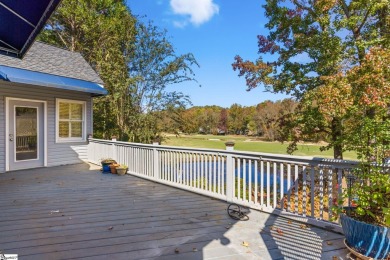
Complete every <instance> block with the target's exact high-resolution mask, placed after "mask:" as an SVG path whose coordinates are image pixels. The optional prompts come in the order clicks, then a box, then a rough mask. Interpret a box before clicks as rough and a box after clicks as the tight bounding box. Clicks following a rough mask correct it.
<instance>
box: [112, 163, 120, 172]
mask: <svg viewBox="0 0 390 260" xmlns="http://www.w3.org/2000/svg"><path fill="white" fill-rule="evenodd" d="M118 166H119V164H116V163H113V164H111V165H110V171H111V173H112V174H116V167H118Z"/></svg>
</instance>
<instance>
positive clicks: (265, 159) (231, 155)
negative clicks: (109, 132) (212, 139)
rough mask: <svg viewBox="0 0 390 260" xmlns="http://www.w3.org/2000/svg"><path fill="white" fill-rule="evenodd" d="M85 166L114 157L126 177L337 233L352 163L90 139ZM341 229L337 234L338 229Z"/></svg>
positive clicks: (353, 162) (353, 163) (352, 166)
mask: <svg viewBox="0 0 390 260" xmlns="http://www.w3.org/2000/svg"><path fill="white" fill-rule="evenodd" d="M88 156H89V161H90V162H92V163H95V164H100V161H101V160H102V159H103V158H113V159H115V160H116V161H117V162H118V163H121V164H126V165H128V167H129V171H128V173H129V174H132V175H135V176H139V177H142V178H146V179H149V180H152V181H156V182H160V183H164V184H167V185H171V186H174V187H178V188H181V189H185V190H190V191H193V192H197V193H200V194H203V195H207V196H210V197H214V198H218V199H222V200H226V201H228V202H235V203H237V204H241V205H244V206H248V207H251V208H254V209H258V210H263V211H266V212H272V213H276V214H282V215H285V216H289V217H295V218H296V219H299V220H301V221H306V222H309V223H312V224H317V225H320V226H329V227H333V228H336V229H338V226H337V225H335V226H334V225H332V224H334V222H330V220H331V217H332V206H333V205H334V203H335V201H337V199H338V197H339V196H340V194H341V192H342V187H346V181H345V178H344V177H343V176H345V174H347V173H348V172H349V171H351V169H353V168H354V167H356V165H357V162H355V161H342V160H333V159H324V158H308V157H298V156H287V155H277V154H265V153H252V152H240V151H227V150H210V149H198V148H183V147H170V146H159V145H146V144H136V143H127V142H116V141H106V140H100V139H90V140H89V145H88ZM338 230H339V229H338Z"/></svg>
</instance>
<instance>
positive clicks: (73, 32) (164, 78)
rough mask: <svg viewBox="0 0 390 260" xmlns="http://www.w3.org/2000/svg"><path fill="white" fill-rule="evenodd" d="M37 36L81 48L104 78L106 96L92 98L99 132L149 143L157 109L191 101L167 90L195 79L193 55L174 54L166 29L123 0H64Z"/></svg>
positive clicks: (183, 104)
mask: <svg viewBox="0 0 390 260" xmlns="http://www.w3.org/2000/svg"><path fill="white" fill-rule="evenodd" d="M40 39H41V40H43V41H46V42H48V43H51V44H54V45H58V46H61V47H64V48H67V49H69V50H70V51H77V52H80V53H81V54H82V55H83V57H84V58H85V59H86V60H87V61H88V62H89V63H90V64H91V66H92V67H93V68H94V69H95V70H96V71H97V72H98V74H99V75H100V77H101V78H102V80H103V81H104V85H105V88H106V89H107V90H108V92H109V95H107V96H105V97H100V98H96V99H95V100H94V101H95V102H94V116H95V120H94V123H95V124H94V131H95V135H96V136H97V137H103V138H109V137H110V136H111V135H113V134H115V135H119V139H120V140H125V141H127V140H131V141H136V142H150V141H151V140H152V138H153V137H154V136H156V135H158V132H159V131H161V129H162V128H159V126H158V124H157V122H156V121H157V118H158V116H161V114H160V113H156V112H158V111H162V110H167V109H173V108H179V107H184V106H185V105H186V104H188V102H189V100H188V98H187V97H186V96H185V95H184V94H183V93H180V92H169V91H166V90H165V89H166V86H168V85H170V84H175V83H180V82H183V81H187V80H194V73H193V71H192V69H191V66H192V65H197V63H196V60H195V59H194V57H193V55H192V54H185V55H176V53H175V51H174V48H173V46H172V44H171V43H170V42H169V41H168V39H167V37H166V31H163V30H160V29H158V28H157V27H156V26H153V25H152V23H149V24H148V25H144V24H143V23H141V22H140V21H138V20H137V19H136V18H135V17H134V16H133V15H132V14H131V12H130V10H129V9H128V8H127V7H126V2H125V1H123V0H122V1H121V0H86V1H76V0H64V1H63V2H62V3H61V6H60V7H59V8H58V9H57V10H56V12H55V13H54V14H53V16H52V17H51V18H50V20H49V22H48V26H47V27H46V29H45V30H44V31H43V32H42V34H41V35H40Z"/></svg>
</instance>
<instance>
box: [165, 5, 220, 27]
mask: <svg viewBox="0 0 390 260" xmlns="http://www.w3.org/2000/svg"><path fill="white" fill-rule="evenodd" d="M170 5H171V9H172V11H173V13H174V14H178V15H182V16H186V18H187V19H185V20H182V21H174V22H173V25H174V26H176V27H180V28H183V27H185V26H186V25H187V24H188V22H190V23H192V24H193V25H195V26H199V25H201V24H203V23H205V22H207V21H209V20H210V19H211V18H212V17H213V16H214V15H215V14H218V13H219V6H218V5H217V4H215V3H213V0H170Z"/></svg>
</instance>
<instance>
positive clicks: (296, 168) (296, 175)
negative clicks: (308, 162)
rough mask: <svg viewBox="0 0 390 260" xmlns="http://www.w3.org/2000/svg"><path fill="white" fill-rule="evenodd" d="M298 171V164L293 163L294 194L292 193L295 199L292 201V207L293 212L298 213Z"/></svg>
mask: <svg viewBox="0 0 390 260" xmlns="http://www.w3.org/2000/svg"><path fill="white" fill-rule="evenodd" d="M298 171H299V167H298V165H295V172H294V189H295V194H294V201H295V203H294V206H295V207H294V208H295V213H297V214H298V213H299V210H298V206H299V204H298V198H299V197H298V195H299V193H298V188H299V186H298V185H299V179H298Z"/></svg>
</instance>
